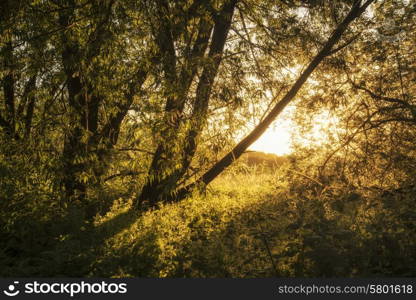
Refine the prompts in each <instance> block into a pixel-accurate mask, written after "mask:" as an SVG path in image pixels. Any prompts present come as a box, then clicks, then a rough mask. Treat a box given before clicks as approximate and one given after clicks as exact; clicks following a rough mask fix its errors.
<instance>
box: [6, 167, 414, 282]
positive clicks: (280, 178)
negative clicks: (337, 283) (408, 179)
mask: <svg viewBox="0 0 416 300" xmlns="http://www.w3.org/2000/svg"><path fill="white" fill-rule="evenodd" d="M414 194H415V193H414V191H409V193H407V194H406V193H405V194H401V195H400V197H399V196H397V195H391V196H386V195H384V196H383V195H381V194H380V193H376V192H374V191H364V190H363V191H361V190H356V189H352V188H348V189H347V188H345V187H341V186H339V185H338V186H337V185H335V184H333V185H332V186H331V187H329V188H325V189H323V188H322V187H321V186H319V185H317V184H316V183H314V182H312V181H310V180H308V179H306V178H303V179H302V178H301V179H298V181H297V182H294V181H292V180H288V179H287V178H284V174H283V173H278V172H276V173H273V172H269V173H261V172H251V173H250V172H248V173H244V172H243V173H237V174H232V173H228V174H224V175H222V176H221V177H219V178H218V179H216V180H215V181H214V182H213V183H212V184H211V185H210V186H209V187H208V188H207V190H206V193H205V194H203V195H196V194H195V195H193V196H192V197H189V198H188V199H186V200H184V201H182V202H180V203H176V204H167V205H163V206H161V207H160V208H158V209H155V210H152V211H147V212H137V211H135V210H133V209H132V208H131V202H132V201H131V199H126V198H123V197H121V198H119V199H118V200H116V201H115V202H114V204H113V206H112V208H111V209H110V211H109V212H108V213H107V214H106V215H105V216H102V217H97V218H96V220H95V222H94V223H91V224H86V225H82V224H81V225H80V226H78V227H77V226H74V222H75V223H76V218H75V217H74V218H73V220H72V221H71V222H72V223H71V222H70V223H68V224H70V225H68V224H67V225H66V226H70V227H71V228H79V229H78V230H77V231H75V232H74V231H68V233H67V234H61V235H59V236H56V238H55V240H54V242H53V243H52V244H51V245H50V246H45V245H42V246H39V243H40V241H42V239H41V238H38V239H36V238H35V237H34V239H35V240H36V243H37V246H34V245H32V246H31V248H30V249H28V250H27V252H26V253H25V254H24V257H21V259H19V262H18V263H16V262H14V263H12V262H10V261H9V262H8V265H9V268H4V269H3V273H5V275H6V276H7V275H10V274H13V275H14V276H16V275H19V276H29V275H32V276H36V275H37V276H94V277H97V276H103V277H126V276H127V277H128V276H140V277H271V276H286V277H287V276H296V277H309V276H314V277H317V276H319V277H321V276H324V277H325V276H339V277H350V276H415V275H416V261H415V260H416V258H415V256H414V253H416V251H415V240H414V236H415V227H416V226H415V214H414V205H413V206H412V203H414V200H415V199H414ZM412 195H413V196H412ZM383 197H384V198H383ZM398 203H400V207H401V209H400V210H399V211H398V210H396V209H395V208H396V207H398V205H397V204H398ZM75 215H76V212H74V216H75ZM69 219H71V218H69ZM60 230H62V228H61V229H60ZM48 234H49V235H51V234H50V233H48ZM39 249H41V250H40V251H39ZM42 249H43V250H42ZM22 258H23V259H22Z"/></svg>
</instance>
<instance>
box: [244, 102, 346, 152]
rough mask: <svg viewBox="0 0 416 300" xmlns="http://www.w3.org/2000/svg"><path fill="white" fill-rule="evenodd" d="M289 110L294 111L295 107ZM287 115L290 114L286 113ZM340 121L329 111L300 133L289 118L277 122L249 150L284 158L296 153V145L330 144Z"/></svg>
mask: <svg viewBox="0 0 416 300" xmlns="http://www.w3.org/2000/svg"><path fill="white" fill-rule="evenodd" d="M289 110H292V112H293V107H292V108H290V109H289ZM286 113H287V115H289V114H290V112H286ZM337 123H338V119H337V118H335V117H333V116H331V114H330V113H329V111H326V112H321V113H319V114H317V115H316V116H314V117H313V118H312V124H313V126H312V128H310V129H309V130H308V131H307V132H303V133H301V132H300V128H299V127H298V126H297V125H296V124H295V122H294V121H292V120H291V119H289V118H287V117H286V118H282V119H280V120H277V121H275V122H274V123H273V124H272V126H271V127H270V128H269V129H268V130H267V131H266V132H265V133H264V134H263V135H262V136H261V137H260V138H259V139H258V140H257V141H256V142H255V143H254V144H253V145H251V146H250V147H249V150H253V151H261V152H265V153H273V154H276V155H279V156H284V155H288V154H290V153H292V152H293V151H294V144H300V145H302V146H317V145H320V144H323V143H325V142H328V140H329V139H330V135H331V134H336V133H337V131H338V129H337V126H336V124H337Z"/></svg>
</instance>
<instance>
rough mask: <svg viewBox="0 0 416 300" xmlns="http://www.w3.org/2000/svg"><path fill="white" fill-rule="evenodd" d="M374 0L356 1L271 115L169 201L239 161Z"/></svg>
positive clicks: (179, 198) (206, 181)
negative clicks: (362, 2) (349, 26)
mask: <svg viewBox="0 0 416 300" xmlns="http://www.w3.org/2000/svg"><path fill="white" fill-rule="evenodd" d="M372 2H374V0H367V1H366V2H365V3H364V4H363V5H362V6H361V1H355V2H354V4H353V6H352V8H351V10H350V11H349V13H348V15H347V16H346V17H345V19H344V20H343V21H342V22H341V23H340V24H339V25H338V27H337V28H336V29H335V31H334V32H333V33H332V35H331V36H330V38H329V39H328V40H327V42H326V43H325V45H324V46H323V48H322V49H321V50H320V51H319V53H318V54H317V55H316V56H315V58H314V59H313V60H312V61H311V62H310V63H309V65H308V67H307V68H306V69H305V71H303V73H302V74H301V75H300V76H299V78H298V79H297V80H296V82H295V83H294V84H293V86H292V87H291V89H290V90H289V91H288V93H287V94H286V95H285V96H284V97H283V98H282V99H281V100H280V101H279V102H278V103H277V104H276V105H275V106H274V107H273V109H272V110H271V111H270V113H269V114H268V115H267V116H266V117H265V118H264V119H263V120H262V121H261V122H260V123H259V124H258V125H257V126H256V128H254V129H253V130H252V131H251V132H250V133H249V134H248V135H247V136H246V137H245V138H244V139H242V140H241V141H240V142H239V143H238V144H237V145H236V146H235V147H234V148H233V149H232V150H231V151H230V152H229V153H228V154H226V155H225V156H224V157H223V158H222V159H221V160H220V161H218V162H217V163H216V164H215V165H214V166H213V167H211V168H210V169H209V170H208V171H207V172H206V173H205V174H203V175H202V176H201V177H200V178H199V179H198V180H197V181H196V182H194V183H192V184H190V185H188V186H186V187H184V188H183V189H181V190H180V191H178V193H177V194H176V195H173V196H172V197H171V198H169V199H167V200H168V201H177V200H181V199H183V198H184V197H186V196H187V195H188V194H189V192H190V191H191V190H192V189H193V188H195V187H197V186H200V185H207V184H209V183H210V182H211V181H213V180H214V179H215V178H216V177H217V176H218V175H219V174H221V173H222V172H223V171H224V170H225V169H226V168H227V167H228V166H230V165H231V164H232V163H233V162H234V161H235V160H236V159H238V158H239V157H240V156H241V155H242V154H243V153H244V151H246V150H247V148H248V147H249V146H250V145H251V144H253V143H254V142H255V141H256V140H257V139H258V138H259V137H260V136H261V135H262V134H263V133H264V132H265V131H266V129H267V128H268V127H269V126H270V124H271V123H272V122H273V121H274V120H275V119H276V117H277V116H278V115H279V114H280V113H281V112H282V111H283V109H284V108H285V107H286V106H287V105H288V104H289V103H290V101H292V99H293V98H294V97H295V96H296V94H297V92H298V91H299V89H300V88H301V87H302V85H303V84H304V83H305V82H306V80H307V79H308V77H309V76H310V75H311V74H312V72H313V71H314V70H315V68H316V67H317V66H318V65H319V64H320V62H321V61H322V60H323V59H324V58H325V57H327V56H328V55H330V54H333V53H334V52H333V51H332V52H331V49H332V48H333V46H335V44H336V43H337V42H338V41H339V40H340V39H341V37H342V35H343V33H344V32H345V30H346V29H347V27H348V25H349V24H350V23H351V22H352V21H354V20H355V19H356V18H358V17H359V16H360V15H361V14H362V13H363V12H364V11H365V9H366V8H367V7H368V6H369V5H370V4H371V3H372Z"/></svg>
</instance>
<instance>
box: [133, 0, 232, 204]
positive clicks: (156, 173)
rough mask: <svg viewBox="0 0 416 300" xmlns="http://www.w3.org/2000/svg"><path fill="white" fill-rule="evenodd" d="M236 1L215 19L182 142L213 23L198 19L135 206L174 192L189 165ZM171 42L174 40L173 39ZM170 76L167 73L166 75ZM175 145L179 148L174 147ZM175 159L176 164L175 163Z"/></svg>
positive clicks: (157, 200)
mask: <svg viewBox="0 0 416 300" xmlns="http://www.w3.org/2000/svg"><path fill="white" fill-rule="evenodd" d="M236 3H237V0H231V1H228V2H226V3H225V5H224V7H223V8H222V10H221V12H220V13H219V14H218V15H217V16H216V17H215V19H214V21H215V26H214V32H213V37H212V41H211V45H210V50H209V53H208V57H209V58H210V59H211V60H212V64H210V65H205V67H204V69H203V71H202V75H201V79H200V80H199V83H198V87H197V92H196V97H195V102H194V108H193V113H192V120H191V127H194V128H193V129H191V130H190V131H189V132H188V133H187V137H186V138H185V141H183V140H181V139H180V138H179V137H178V136H179V135H178V133H179V130H180V123H181V120H182V119H181V115H182V112H183V109H184V105H185V100H186V97H187V93H188V90H189V87H190V85H191V82H192V79H193V78H194V76H195V74H196V71H197V64H196V63H195V62H194V61H195V60H198V59H200V58H201V57H203V54H204V52H205V50H206V48H207V45H208V39H209V36H210V32H211V30H212V26H211V25H210V24H209V23H208V22H206V21H205V20H204V19H202V20H201V21H200V26H199V32H198V37H197V39H196V41H195V44H194V46H193V50H192V52H191V55H190V57H189V58H188V59H187V64H186V66H185V67H184V69H183V70H182V72H181V76H180V77H179V78H176V80H175V81H172V83H170V85H171V86H173V87H175V91H173V94H176V95H175V96H173V97H172V98H169V97H167V99H168V100H167V105H166V116H167V119H166V120H165V121H166V122H165V123H166V124H167V128H166V129H165V130H164V131H163V132H162V139H163V141H162V142H161V143H160V144H159V145H158V147H157V149H156V152H155V155H154V157H153V160H152V163H151V166H150V169H149V174H148V179H147V182H146V184H145V185H144V187H143V189H142V191H141V194H140V196H139V197H138V199H137V200H136V202H137V203H136V205H140V203H142V202H143V201H149V204H150V205H155V204H156V203H157V202H159V201H161V200H163V199H165V198H166V197H169V196H170V195H171V194H172V193H173V192H174V191H175V189H176V188H177V183H178V181H179V180H180V179H181V177H182V176H183V174H184V173H185V172H186V170H187V169H188V167H189V163H190V160H191V159H192V157H193V154H194V152H195V146H193V143H195V139H196V136H195V133H197V134H199V132H200V131H201V129H202V128H203V125H204V124H205V121H206V120H205V121H204V119H206V111H207V107H208V102H209V96H210V93H211V88H212V85H213V83H214V79H215V77H216V75H217V71H218V67H219V65H220V62H221V57H222V52H223V50H224V45H225V42H226V38H227V35H228V31H229V28H230V25H231V20H232V16H233V12H234V8H235V5H236ZM164 27H167V26H164ZM168 40H169V39H168ZM169 41H171V40H169ZM171 42H172V43H173V41H171ZM172 55H173V54H172ZM171 60H172V59H171ZM165 73H166V71H165ZM173 77H174V76H170V77H169V78H173ZM169 78H168V79H169ZM168 84H169V82H168ZM189 145H191V146H189ZM176 148H181V149H180V150H177V149H176ZM178 161H179V167H178V166H177V165H178Z"/></svg>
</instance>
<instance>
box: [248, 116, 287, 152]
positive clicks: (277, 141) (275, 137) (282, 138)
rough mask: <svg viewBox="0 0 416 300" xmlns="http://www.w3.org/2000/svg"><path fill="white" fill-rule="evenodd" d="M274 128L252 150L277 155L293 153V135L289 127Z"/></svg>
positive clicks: (252, 146)
mask: <svg viewBox="0 0 416 300" xmlns="http://www.w3.org/2000/svg"><path fill="white" fill-rule="evenodd" d="M283 125H285V126H274V127H271V128H269V129H268V130H267V131H266V132H265V133H264V134H263V135H262V136H261V137H260V138H259V139H258V140H257V141H256V142H255V143H254V144H253V145H251V147H250V150H254V151H261V152H265V153H274V154H277V155H282V156H283V155H287V154H290V153H291V152H292V149H291V146H292V143H291V133H290V128H289V127H288V126H287V125H289V122H286V124H283Z"/></svg>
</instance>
